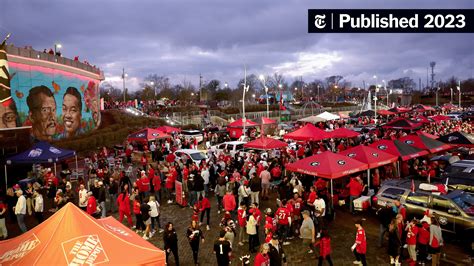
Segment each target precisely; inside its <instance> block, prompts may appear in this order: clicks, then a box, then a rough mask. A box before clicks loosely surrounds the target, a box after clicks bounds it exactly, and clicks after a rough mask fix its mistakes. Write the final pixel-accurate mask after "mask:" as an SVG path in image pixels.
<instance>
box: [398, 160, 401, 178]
mask: <svg viewBox="0 0 474 266" xmlns="http://www.w3.org/2000/svg"><path fill="white" fill-rule="evenodd" d="M397 175H398V178H400V177H401V176H402V175H401V173H400V160H398V161H397Z"/></svg>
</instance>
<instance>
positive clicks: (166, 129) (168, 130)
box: [157, 126, 181, 133]
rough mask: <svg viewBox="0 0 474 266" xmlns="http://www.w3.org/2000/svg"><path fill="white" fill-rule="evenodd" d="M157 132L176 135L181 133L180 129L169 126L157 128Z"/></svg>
mask: <svg viewBox="0 0 474 266" xmlns="http://www.w3.org/2000/svg"><path fill="white" fill-rule="evenodd" d="M157 130H159V131H162V132H165V133H178V132H181V129H180V128H177V127H170V126H161V127H159V128H157Z"/></svg>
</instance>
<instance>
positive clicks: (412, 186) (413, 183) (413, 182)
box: [411, 179, 415, 193]
mask: <svg viewBox="0 0 474 266" xmlns="http://www.w3.org/2000/svg"><path fill="white" fill-rule="evenodd" d="M411 192H413V193H415V180H414V179H412V180H411Z"/></svg>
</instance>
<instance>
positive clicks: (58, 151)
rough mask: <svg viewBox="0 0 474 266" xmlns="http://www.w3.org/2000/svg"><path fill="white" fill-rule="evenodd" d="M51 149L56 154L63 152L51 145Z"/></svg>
mask: <svg viewBox="0 0 474 266" xmlns="http://www.w3.org/2000/svg"><path fill="white" fill-rule="evenodd" d="M49 151H50V152H52V153H54V154H60V153H61V151H60V150H58V149H56V148H55V147H49Z"/></svg>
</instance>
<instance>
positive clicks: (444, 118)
mask: <svg viewBox="0 0 474 266" xmlns="http://www.w3.org/2000/svg"><path fill="white" fill-rule="evenodd" d="M429 118H430V119H431V120H433V121H434V122H436V123H439V122H443V121H447V120H449V119H451V117H449V116H447V115H433V116H430V117H429Z"/></svg>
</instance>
